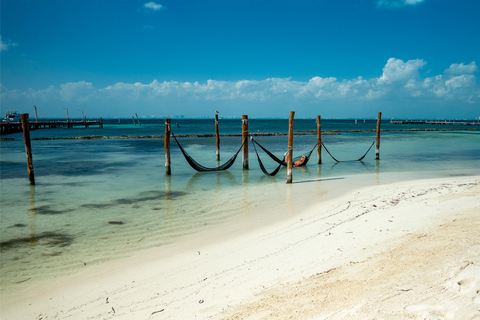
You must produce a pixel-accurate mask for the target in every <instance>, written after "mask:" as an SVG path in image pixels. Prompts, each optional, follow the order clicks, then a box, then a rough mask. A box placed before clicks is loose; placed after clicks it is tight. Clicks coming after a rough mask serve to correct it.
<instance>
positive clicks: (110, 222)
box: [108, 221, 123, 225]
mask: <svg viewBox="0 0 480 320" xmlns="http://www.w3.org/2000/svg"><path fill="white" fill-rule="evenodd" d="M108 224H118V225H121V224H123V221H108Z"/></svg>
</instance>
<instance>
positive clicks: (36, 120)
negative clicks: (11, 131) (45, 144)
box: [33, 106, 38, 122]
mask: <svg viewBox="0 0 480 320" xmlns="http://www.w3.org/2000/svg"><path fill="white" fill-rule="evenodd" d="M33 107H34V108H35V122H38V117H37V107H36V106H33Z"/></svg>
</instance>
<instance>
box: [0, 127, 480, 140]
mask: <svg viewBox="0 0 480 320" xmlns="http://www.w3.org/2000/svg"><path fill="white" fill-rule="evenodd" d="M380 131H381V132H409V131H412V132H417V131H478V129H476V128H468V129H465V128H462V129H445V128H442V129H432V128H430V129H399V130H380ZM316 132H317V131H316V130H305V131H296V132H294V135H296V136H302V135H303V136H308V135H314V134H315V133H316ZM351 132H375V130H330V131H322V135H339V134H341V133H351ZM250 135H251V136H286V135H288V133H280V132H277V133H259V132H256V133H251V134H250ZM241 136H242V134H241V133H235V134H221V135H220V137H241ZM164 137H165V136H164V135H144V136H141V135H134V136H125V135H122V136H111V137H109V136H79V137H55V138H53V137H39V138H32V139H31V140H99V139H160V138H164ZM175 137H177V138H209V137H215V134H181V135H175ZM16 140H23V139H18V138H0V141H16Z"/></svg>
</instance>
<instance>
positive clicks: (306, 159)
mask: <svg viewBox="0 0 480 320" xmlns="http://www.w3.org/2000/svg"><path fill="white" fill-rule="evenodd" d="M250 139H251V140H252V142H253V148H254V149H255V153H256V154H257V159H258V164H259V166H260V169H261V170H262V172H263V173H264V174H266V175H268V176H275V175H276V174H277V173H278V171H280V168H281V167H282V166H286V165H287V162H286V161H285V157H283V159H282V160H280V159H279V158H277V157H276V156H275V155H274V154H273V153H271V152H270V151H268V150H267V149H265V148H264V147H263V146H262V145H261V144H260V143H258V142H257V141H256V140H255V139H253V137H250ZM255 145H258V146H259V147H260V148H261V149H262V150H263V151H265V153H266V154H267V155H268V156H269V157H270V158H271V159H272V160H273V161H275V162H276V163H278V167H277V168H275V169H274V170H273V171H272V172H268V171H267V170H266V169H265V166H264V165H263V162H262V160H261V159H260V155H259V154H258V151H257V147H256V146H255ZM316 147H317V144H315V146H314V147H313V148H312V150H310V152H308V153H306V154H304V155H301V156H298V157H295V158H293V162H295V161H298V160H300V159H301V158H302V157H303V156H305V161H304V162H303V163H302V164H301V165H300V166H305V165H306V164H307V162H308V160H310V156H311V155H312V152H313V150H315V148H316Z"/></svg>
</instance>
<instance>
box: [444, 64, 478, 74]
mask: <svg viewBox="0 0 480 320" xmlns="http://www.w3.org/2000/svg"><path fill="white" fill-rule="evenodd" d="M477 71H478V67H477V65H476V64H475V61H472V62H470V63H469V64H467V65H465V64H463V63H460V64H458V63H454V64H451V65H450V67H449V68H448V69H447V70H445V74H452V75H457V74H465V73H467V74H470V73H474V72H477Z"/></svg>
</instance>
